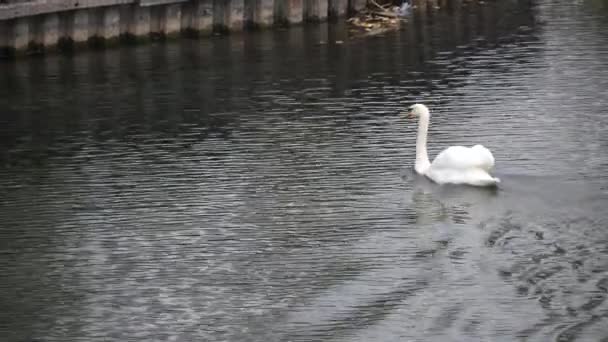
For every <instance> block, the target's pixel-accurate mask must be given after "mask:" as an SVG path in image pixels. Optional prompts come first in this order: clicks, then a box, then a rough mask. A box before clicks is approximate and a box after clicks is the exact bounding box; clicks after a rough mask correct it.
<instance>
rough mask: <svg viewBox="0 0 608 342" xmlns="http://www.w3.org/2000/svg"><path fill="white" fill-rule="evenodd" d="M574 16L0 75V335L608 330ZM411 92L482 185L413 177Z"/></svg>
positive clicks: (600, 124) (465, 335) (592, 10)
mask: <svg viewBox="0 0 608 342" xmlns="http://www.w3.org/2000/svg"><path fill="white" fill-rule="evenodd" d="M594 6H596V5H595V4H593V3H592V2H580V1H559V0H555V1H552V0H543V1H539V2H538V3H537V4H535V5H530V4H528V2H527V1H501V2H499V4H496V3H494V2H488V3H486V4H485V5H482V6H473V7H469V8H468V9H466V10H464V11H452V12H453V13H450V11H442V12H440V13H438V14H436V15H434V16H430V17H427V18H420V17H419V18H417V19H416V20H411V21H410V23H409V24H407V25H405V26H404V27H403V28H402V29H401V30H399V31H396V32H391V33H387V34H385V35H383V36H377V37H368V38H353V39H351V38H349V37H348V35H347V31H346V30H345V28H344V27H343V26H340V25H337V26H324V25H322V26H313V27H305V28H293V29H290V30H287V31H278V32H264V33H255V34H245V35H233V36H230V37H214V38H212V39H210V40H200V41H195V40H192V41H180V42H173V43H167V44H153V45H148V46H140V47H134V48H122V49H115V50H106V51H98V52H85V53H79V54H76V55H74V56H49V57H47V58H44V59H42V58H32V59H28V60H22V61H17V62H8V61H4V62H2V64H0V75H1V76H0V81H1V83H0V109H1V113H0V139H1V140H0V142H1V144H0V146H1V147H0V194H1V197H0V308H1V310H0V341H7V342H13V341H15V342H21V341H57V342H59V341H62V342H63V341H83V342H84V341H92V342H98V341H180V342H181V341H184V342H190V341H518V340H519V341H608V302H607V301H606V296H608V230H607V227H608V185H607V174H608V156H607V151H608V135H607V134H606V130H607V128H608V109H607V108H608V14H607V12H606V9H605V8H604V9H602V8H601V7H599V6H598V7H594ZM602 11H603V12H602ZM337 40H341V41H344V43H343V44H336V43H335V41H337ZM321 42H324V43H321ZM327 42H329V43H327ZM413 102H424V103H426V104H428V105H429V106H430V107H431V110H432V115H433V116H432V119H431V121H432V123H431V132H430V137H429V139H430V141H429V143H430V154H431V156H434V155H435V154H436V153H437V152H438V151H439V150H441V149H442V148H445V147H447V146H450V145H474V144H477V143H482V144H484V145H485V146H486V147H488V148H490V149H491V150H492V151H493V153H494V156H495V157H496V160H497V170H496V174H497V175H498V176H499V177H500V178H501V179H502V181H503V183H502V185H501V188H500V189H498V191H487V190H480V189H472V188H463V187H438V186H436V185H433V184H431V183H430V182H428V181H426V180H425V179H420V178H419V177H415V176H414V175H413V174H412V173H411V167H412V165H413V160H414V144H415V128H416V127H415V124H414V123H413V122H408V121H407V120H406V119H405V117H404V116H403V115H399V113H400V112H401V111H403V109H404V108H405V106H406V105H408V104H411V103H413Z"/></svg>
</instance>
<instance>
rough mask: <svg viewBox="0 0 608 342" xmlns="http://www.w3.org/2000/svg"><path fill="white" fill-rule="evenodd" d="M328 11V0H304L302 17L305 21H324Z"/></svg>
mask: <svg viewBox="0 0 608 342" xmlns="http://www.w3.org/2000/svg"><path fill="white" fill-rule="evenodd" d="M328 12H329V6H328V2H327V1H325V0H304V18H306V21H312V22H314V21H324V20H326V19H327V15H328Z"/></svg>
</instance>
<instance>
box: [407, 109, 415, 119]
mask: <svg viewBox="0 0 608 342" xmlns="http://www.w3.org/2000/svg"><path fill="white" fill-rule="evenodd" d="M407 117H408V118H410V119H413V118H415V117H416V115H414V112H412V111H411V110H410V111H408V112H407Z"/></svg>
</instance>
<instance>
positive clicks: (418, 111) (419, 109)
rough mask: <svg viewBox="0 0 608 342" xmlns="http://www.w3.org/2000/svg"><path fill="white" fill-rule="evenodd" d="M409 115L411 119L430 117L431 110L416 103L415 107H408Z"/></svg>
mask: <svg viewBox="0 0 608 342" xmlns="http://www.w3.org/2000/svg"><path fill="white" fill-rule="evenodd" d="M407 115H408V116H409V117H410V118H415V117H419V116H426V117H428V116H429V115H430V114H429V109H428V108H427V106H425V105H423V104H421V103H416V104H414V105H411V106H409V107H407Z"/></svg>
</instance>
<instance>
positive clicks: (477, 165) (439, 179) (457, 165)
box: [409, 104, 500, 186]
mask: <svg viewBox="0 0 608 342" xmlns="http://www.w3.org/2000/svg"><path fill="white" fill-rule="evenodd" d="M409 113H410V116H412V115H413V116H418V117H419V119H418V120H419V121H418V137H417V139H416V164H415V166H414V168H415V170H416V172H417V173H418V174H421V175H424V176H426V177H428V178H430V179H431V180H432V181H434V182H435V183H438V184H468V185H474V186H493V185H496V184H497V183H499V182H500V180H499V179H498V178H496V177H492V176H491V175H490V173H489V172H490V171H491V170H492V168H493V167H494V156H493V155H492V152H490V150H488V149H487V148H485V147H483V146H482V145H475V146H473V147H465V146H452V147H449V148H447V149H445V150H443V151H441V153H439V154H438V155H437V157H435V159H434V160H433V162H432V163H431V162H430V161H429V157H428V154H427V151H426V141H427V135H428V129H429V120H430V113H429V110H428V108H427V107H426V106H425V105H422V104H415V105H413V106H411V107H410V108H409Z"/></svg>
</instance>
